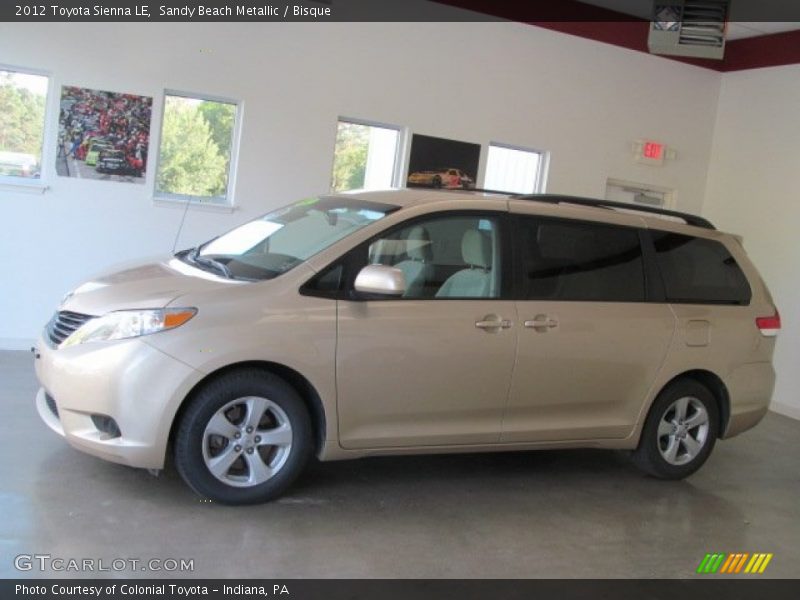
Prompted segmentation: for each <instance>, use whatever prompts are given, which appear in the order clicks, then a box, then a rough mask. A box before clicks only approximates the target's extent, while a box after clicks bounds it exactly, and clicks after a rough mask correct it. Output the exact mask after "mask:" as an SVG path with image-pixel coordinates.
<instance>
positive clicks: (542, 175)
mask: <svg viewBox="0 0 800 600" xmlns="http://www.w3.org/2000/svg"><path fill="white" fill-rule="evenodd" d="M492 146H494V147H497V148H503V149H505V150H516V151H518V152H528V153H532V154H538V155H539V169H538V172H537V173H536V181H535V184H534V189H533V191H532V192H524V193H526V194H527V193H530V194H544V193H545V190H546V188H547V174H548V172H549V170H550V152H548V151H547V150H541V149H538V148H529V147H526V146H518V145H515V144H506V143H505V142H493V141H490V142H489V143H488V144H487V145H486V164H485V165H484V169H483V187H486V176H487V174H488V172H489V153H490V152H491V149H492ZM498 191H507V190H498ZM508 193H512V194H519V193H522V192H508Z"/></svg>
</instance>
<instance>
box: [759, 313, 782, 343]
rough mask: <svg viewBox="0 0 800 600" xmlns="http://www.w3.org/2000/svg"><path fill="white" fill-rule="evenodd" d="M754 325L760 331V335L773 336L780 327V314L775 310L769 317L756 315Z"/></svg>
mask: <svg viewBox="0 0 800 600" xmlns="http://www.w3.org/2000/svg"><path fill="white" fill-rule="evenodd" d="M756 327H758V329H759V331H761V335H766V336H769V337H774V336H776V335H778V330H780V328H781V316H780V314H778V311H777V310H776V311H775V314H774V315H772V316H771V317H756Z"/></svg>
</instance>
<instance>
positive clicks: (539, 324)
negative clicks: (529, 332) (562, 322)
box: [524, 315, 558, 331]
mask: <svg viewBox="0 0 800 600" xmlns="http://www.w3.org/2000/svg"><path fill="white" fill-rule="evenodd" d="M524 324H525V327H528V328H529V329H535V330H536V331H547V330H548V329H552V328H553V327H558V319H555V318H553V317H548V316H547V315H536V316H535V317H534V318H533V319H531V320H530V321H525V323H524Z"/></svg>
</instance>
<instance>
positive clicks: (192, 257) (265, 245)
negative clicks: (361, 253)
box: [177, 198, 398, 280]
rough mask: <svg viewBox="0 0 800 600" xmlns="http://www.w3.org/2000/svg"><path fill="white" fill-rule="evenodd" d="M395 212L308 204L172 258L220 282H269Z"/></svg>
mask: <svg viewBox="0 0 800 600" xmlns="http://www.w3.org/2000/svg"><path fill="white" fill-rule="evenodd" d="M397 208H398V207H397V206H394V205H390V204H383V203H377V202H369V201H364V200H358V199H356V198H309V199H307V200H302V201H300V202H298V203H296V204H292V205H290V206H287V207H286V208H282V209H279V210H276V211H273V212H271V213H268V214H266V215H264V216H263V217H261V218H259V219H255V220H254V221H250V222H249V223H245V224H244V225H242V226H240V227H237V228H236V229H233V230H231V231H229V232H228V233H225V234H223V235H221V236H219V237H217V238H214V239H213V240H211V241H209V242H206V243H205V244H202V245H201V246H198V247H197V248H193V249H191V250H184V251H182V252H179V253H178V254H177V256H178V257H179V258H180V259H181V260H183V261H185V262H188V263H190V264H193V265H195V266H197V267H198V268H201V269H205V270H208V271H212V272H216V273H218V274H220V275H222V276H224V277H229V278H234V279H247V280H262V279H272V278H274V277H277V276H278V275H281V274H282V273H285V272H287V271H289V270H290V269H292V268H293V267H295V266H297V265H298V264H300V263H301V262H304V261H306V260H308V259H309V258H311V257H312V256H313V255H315V254H317V253H318V252H321V251H322V250H324V249H326V248H328V247H329V246H331V245H332V244H334V243H335V242H337V241H339V240H341V239H343V238H345V237H346V236H348V235H350V234H352V233H354V232H356V231H358V230H359V229H361V228H363V227H366V226H367V225H370V224H371V223H374V222H375V221H378V220H379V219H382V218H383V217H385V216H386V215H388V214H389V213H391V212H394V211H395V210H397Z"/></svg>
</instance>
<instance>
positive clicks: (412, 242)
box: [406, 225, 433, 261]
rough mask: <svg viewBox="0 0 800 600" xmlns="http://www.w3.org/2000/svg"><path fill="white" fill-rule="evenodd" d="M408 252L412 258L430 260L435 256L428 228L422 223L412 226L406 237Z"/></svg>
mask: <svg viewBox="0 0 800 600" xmlns="http://www.w3.org/2000/svg"><path fill="white" fill-rule="evenodd" d="M406 254H408V258H410V259H411V260H421V261H429V260H431V258H433V256H432V254H431V238H430V236H429V235H428V230H427V229H425V228H424V227H422V226H421V225H417V226H416V227H412V228H411V231H409V232H408V237H407V238H406Z"/></svg>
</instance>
